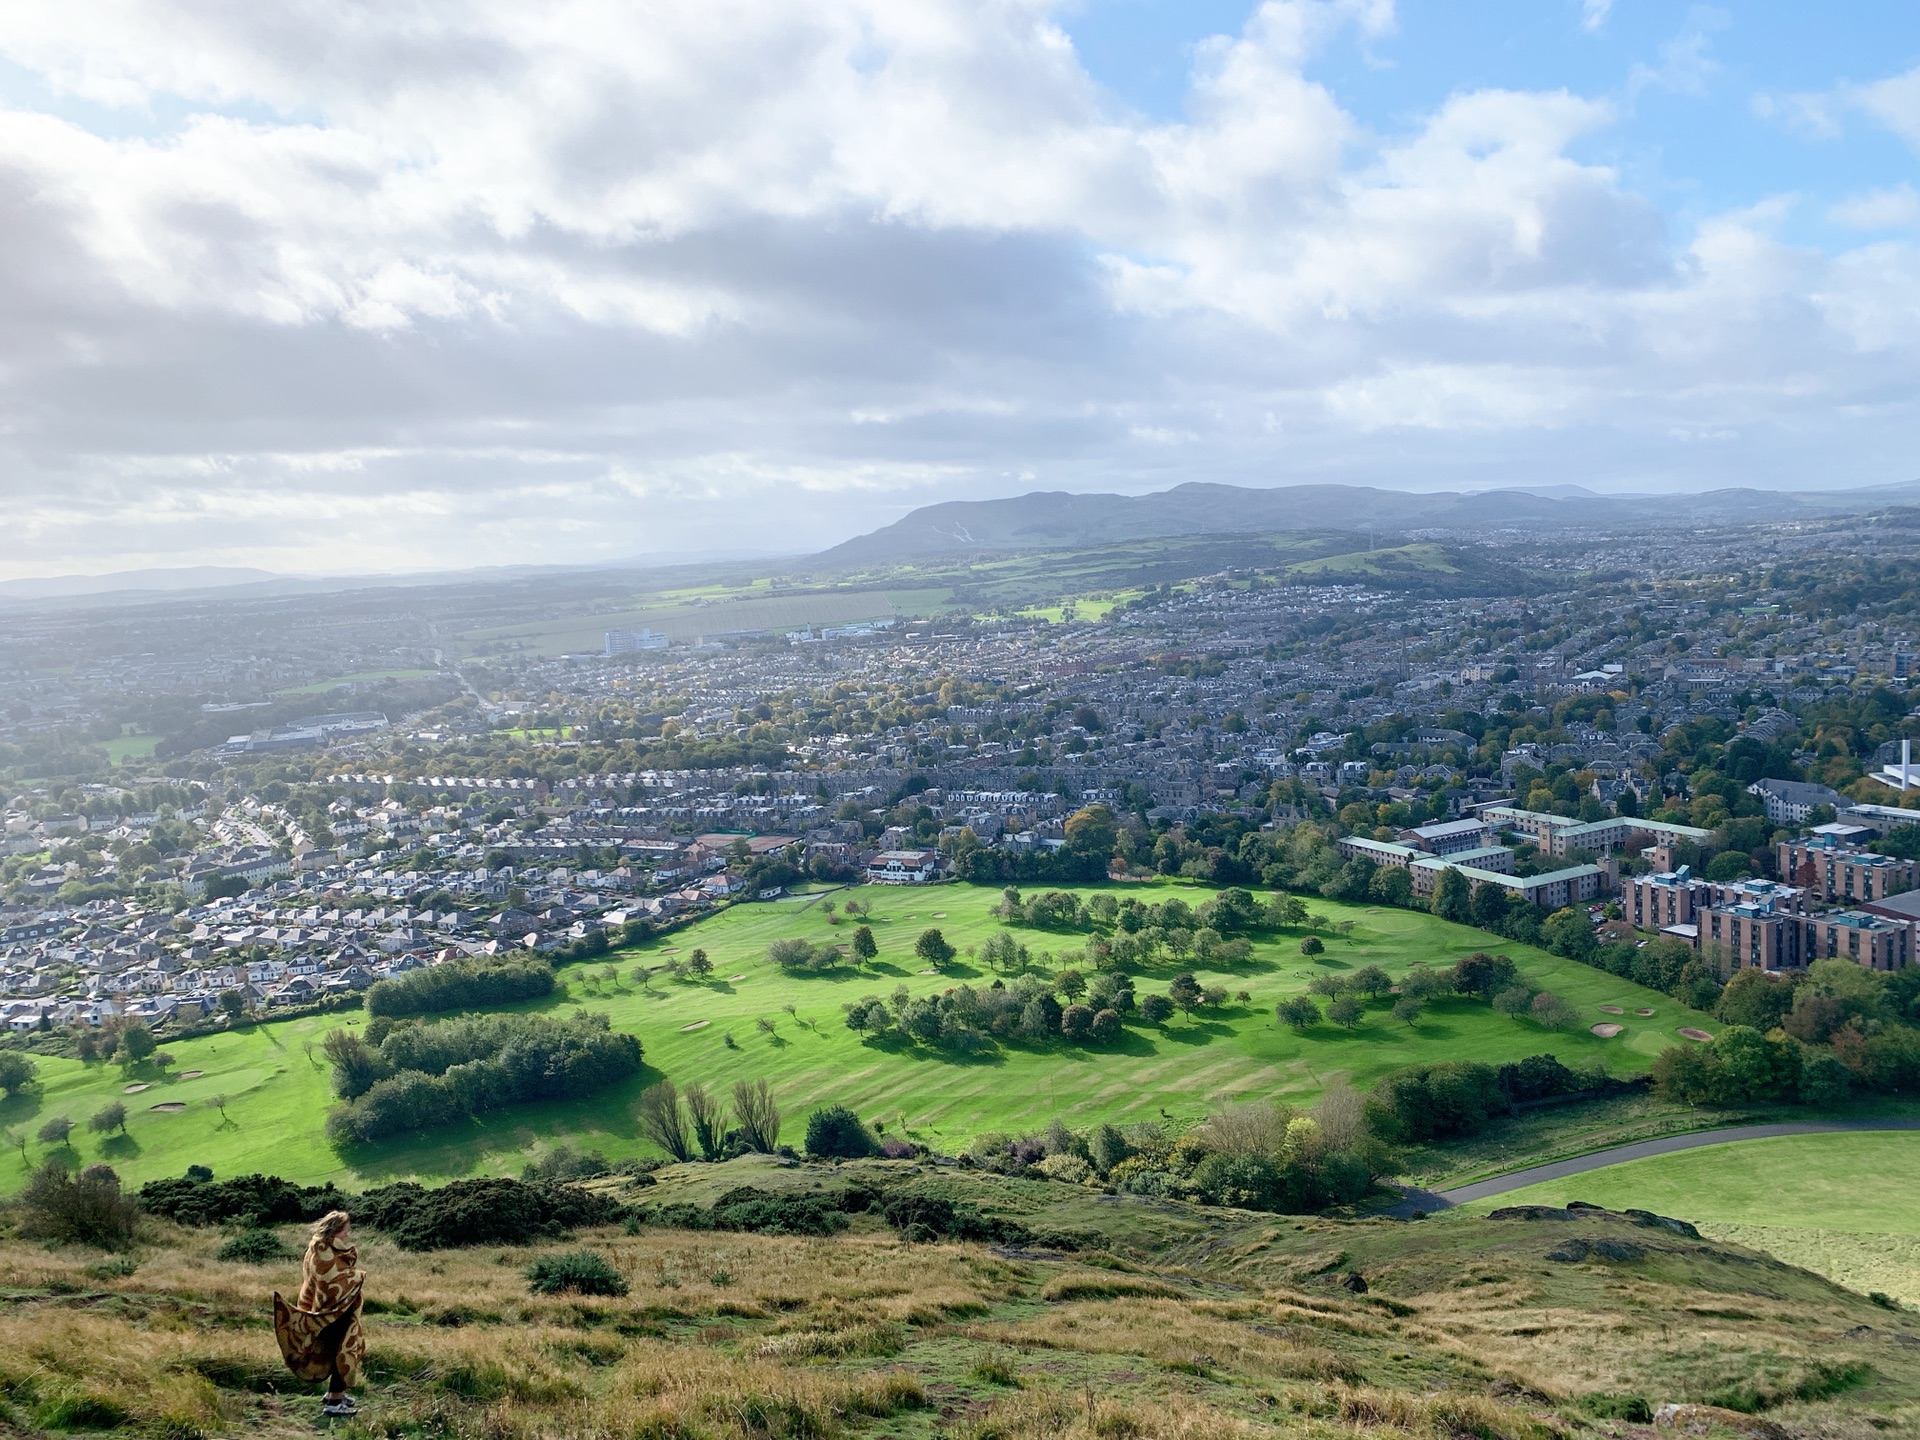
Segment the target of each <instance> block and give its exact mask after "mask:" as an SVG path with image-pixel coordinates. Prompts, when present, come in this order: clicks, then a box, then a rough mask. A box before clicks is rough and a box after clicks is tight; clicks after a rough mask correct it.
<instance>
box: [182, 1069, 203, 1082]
mask: <svg viewBox="0 0 1920 1440" xmlns="http://www.w3.org/2000/svg"><path fill="white" fill-rule="evenodd" d="M206 1073H207V1072H206V1071H204V1070H182V1071H181V1072H180V1078H181V1079H182V1080H198V1079H199V1078H200V1077H201V1076H202V1075H204V1074H206Z"/></svg>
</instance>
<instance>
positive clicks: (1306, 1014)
mask: <svg viewBox="0 0 1920 1440" xmlns="http://www.w3.org/2000/svg"><path fill="white" fill-rule="evenodd" d="M1273 1013H1274V1018H1275V1019H1277V1020H1279V1021H1280V1023H1281V1024H1283V1025H1291V1026H1292V1027H1293V1028H1294V1029H1295V1030H1299V1031H1302V1032H1304V1031H1306V1030H1308V1029H1309V1028H1311V1027H1312V1026H1315V1025H1318V1024H1319V1023H1320V1007H1319V1006H1318V1005H1316V1004H1314V1003H1313V1001H1312V1000H1310V999H1309V998H1308V997H1306V996H1305V995H1293V996H1290V997H1288V998H1287V999H1285V1000H1282V1001H1281V1002H1280V1003H1279V1004H1278V1005H1276V1006H1274V1007H1273Z"/></svg>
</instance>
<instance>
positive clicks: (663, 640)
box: [603, 630, 668, 655]
mask: <svg viewBox="0 0 1920 1440" xmlns="http://www.w3.org/2000/svg"><path fill="white" fill-rule="evenodd" d="M667 643H668V642H667V637H666V636H665V635H662V634H660V633H659V632H658V631H655V630H609V631H607V632H606V639H605V646H606V648H605V650H604V651H603V653H604V654H607V655H631V654H634V653H635V652H636V651H640V650H664V649H666V648H667Z"/></svg>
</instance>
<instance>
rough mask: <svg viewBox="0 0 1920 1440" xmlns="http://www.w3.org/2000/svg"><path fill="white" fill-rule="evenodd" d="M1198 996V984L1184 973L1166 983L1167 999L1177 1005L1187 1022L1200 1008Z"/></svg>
mask: <svg viewBox="0 0 1920 1440" xmlns="http://www.w3.org/2000/svg"><path fill="white" fill-rule="evenodd" d="M1200 994H1201V992H1200V982H1199V981H1198V980H1196V979H1194V978H1193V976H1191V975H1189V974H1187V973H1186V972H1184V971H1183V972H1181V973H1180V974H1178V975H1176V976H1174V977H1173V979H1171V980H1169V981H1168V982H1167V998H1168V999H1169V1000H1171V1001H1173V1003H1174V1004H1175V1005H1178V1006H1179V1007H1180V1009H1181V1011H1182V1012H1183V1013H1184V1014H1185V1015H1186V1017H1187V1018H1188V1019H1189V1020H1191V1019H1192V1018H1193V1012H1194V1011H1195V1010H1198V1009H1199V1008H1200Z"/></svg>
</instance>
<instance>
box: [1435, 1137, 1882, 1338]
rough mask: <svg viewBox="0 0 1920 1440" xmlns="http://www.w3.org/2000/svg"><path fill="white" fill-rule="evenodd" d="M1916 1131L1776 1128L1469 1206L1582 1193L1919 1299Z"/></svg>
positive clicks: (1850, 1282)
mask: <svg viewBox="0 0 1920 1440" xmlns="http://www.w3.org/2000/svg"><path fill="white" fill-rule="evenodd" d="M1916 1195H1920V1134H1913V1133H1902V1132H1897V1131H1895V1132H1871V1131H1869V1132H1862V1133H1858V1134H1838V1135H1782V1136H1776V1137H1773V1138H1770V1139H1765V1140H1742V1141H1736V1142H1734V1143H1732V1144H1728V1145H1711V1146H1706V1147H1703V1148H1702V1149H1699V1150H1684V1151H1681V1152H1679V1153H1678V1154H1674V1155H1661V1156H1656V1157H1653V1158H1651V1159H1646V1160H1632V1161H1628V1162H1627V1163H1626V1164H1623V1165H1613V1166H1609V1167H1608V1168H1607V1169H1604V1170H1590V1171H1588V1172H1587V1173H1586V1174H1584V1175H1575V1176H1572V1177H1570V1178H1569V1179H1565V1180H1554V1181H1549V1182H1547V1183H1545V1184H1541V1185H1531V1186H1528V1187H1527V1188H1526V1189H1524V1190H1511V1191H1508V1192H1507V1193H1506V1194H1505V1195H1501V1196H1499V1197H1497V1198H1496V1199H1492V1200H1485V1201H1479V1202H1476V1203H1475V1204H1473V1205H1470V1206H1467V1207H1465V1208H1467V1209H1469V1210H1474V1211H1479V1212H1481V1213H1485V1212H1486V1211H1488V1210H1492V1209H1495V1208H1497V1207H1499V1206H1502V1205H1564V1204H1566V1202H1567V1201H1569V1200H1586V1201H1590V1202H1591V1203H1593V1204H1595V1205H1605V1206H1607V1207H1608V1208H1609V1209H1616V1210H1617V1209H1621V1208H1624V1207H1626V1206H1634V1207H1636V1208H1638V1209H1642V1210H1653V1211H1657V1212H1658V1213H1660V1214H1662V1215H1677V1216H1680V1217H1681V1218H1682V1219H1686V1220H1691V1221H1693V1222H1694V1223H1695V1224H1696V1225H1698V1226H1699V1227H1700V1229H1701V1231H1702V1232H1703V1233H1705V1234H1707V1235H1710V1236H1713V1237H1714V1238H1715V1239H1721V1240H1731V1241H1733V1242H1734V1243H1736V1244H1740V1245H1747V1246H1750V1247H1752V1248H1754V1249H1757V1250H1765V1251H1767V1252H1768V1253H1769V1254H1771V1255H1773V1256H1775V1257H1776V1258H1778V1259H1781V1260H1785V1261H1787V1262H1788V1263H1789V1264H1794V1265H1802V1266H1805V1267H1806V1268H1807V1269H1809V1270H1813V1271H1816V1272H1818V1273H1820V1274H1822V1275H1825V1276H1827V1277H1828V1278H1829V1279H1832V1280H1837V1281H1838V1282H1839V1283H1840V1284H1842V1285H1846V1286H1848V1287H1849V1288H1851V1289H1854V1290H1858V1291H1861V1292H1862V1293H1865V1292H1868V1291H1873V1290H1878V1291H1881V1292H1882V1293H1884V1294H1888V1295H1892V1296H1895V1297H1897V1298H1899V1299H1902V1300H1906V1301H1908V1302H1910V1303H1920V1203H1917V1202H1916V1200H1915V1198H1914V1197H1915V1196H1916Z"/></svg>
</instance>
